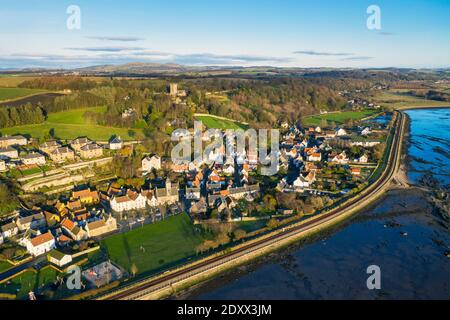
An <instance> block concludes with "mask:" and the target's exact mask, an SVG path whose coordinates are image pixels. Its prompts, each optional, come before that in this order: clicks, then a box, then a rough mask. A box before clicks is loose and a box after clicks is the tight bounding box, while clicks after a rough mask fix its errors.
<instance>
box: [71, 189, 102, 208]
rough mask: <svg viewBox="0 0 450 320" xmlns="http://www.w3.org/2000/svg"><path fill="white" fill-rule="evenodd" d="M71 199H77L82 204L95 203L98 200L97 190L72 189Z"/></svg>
mask: <svg viewBox="0 0 450 320" xmlns="http://www.w3.org/2000/svg"><path fill="white" fill-rule="evenodd" d="M72 199H74V200H79V201H80V202H81V203H82V204H84V205H91V204H96V203H98V202H99V201H100V197H99V194H98V192H97V191H95V190H91V189H90V188H89V189H84V190H79V191H73V192H72Z"/></svg>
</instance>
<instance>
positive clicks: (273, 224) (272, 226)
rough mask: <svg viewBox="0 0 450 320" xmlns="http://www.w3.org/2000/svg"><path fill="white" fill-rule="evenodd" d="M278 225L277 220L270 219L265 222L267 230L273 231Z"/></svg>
mask: <svg viewBox="0 0 450 320" xmlns="http://www.w3.org/2000/svg"><path fill="white" fill-rule="evenodd" d="M279 225H280V223H279V222H278V220H277V219H270V220H269V221H268V222H267V228H269V229H275V228H276V227H278V226H279Z"/></svg>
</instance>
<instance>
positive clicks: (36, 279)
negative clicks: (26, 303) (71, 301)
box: [0, 267, 57, 299]
mask: <svg viewBox="0 0 450 320" xmlns="http://www.w3.org/2000/svg"><path fill="white" fill-rule="evenodd" d="M56 276H57V271H56V270H55V269H52V268H50V267H46V268H43V269H41V270H40V271H39V272H33V271H31V270H30V271H26V272H24V273H22V274H20V275H18V276H17V277H15V278H13V279H11V280H10V281H8V282H6V283H3V284H0V293H9V294H16V295H17V298H18V299H26V298H27V297H28V293H29V292H30V291H34V292H35V291H36V290H38V289H42V288H43V287H45V286H46V285H48V284H50V283H51V282H53V281H54V280H55V279H56Z"/></svg>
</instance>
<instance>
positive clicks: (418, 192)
mask: <svg viewBox="0 0 450 320" xmlns="http://www.w3.org/2000/svg"><path fill="white" fill-rule="evenodd" d="M438 108H439V109H441V108H445V107H438ZM421 109H428V108H421ZM433 109H435V107H433ZM405 110H407V109H405ZM402 111H403V110H402ZM403 113H404V112H403ZM404 114H405V116H406V119H407V123H406V125H405V131H404V139H403V148H402V151H401V163H400V166H399V168H398V171H397V173H396V174H395V177H394V179H393V181H392V184H391V186H390V188H389V189H388V190H387V192H386V194H385V195H383V196H382V197H380V198H379V199H377V200H376V201H374V202H373V203H372V204H370V205H368V206H367V207H366V208H364V209H363V210H360V212H359V213H358V214H355V215H354V216H353V217H352V218H350V219H348V220H347V221H342V222H340V223H339V224H337V225H335V226H332V227H330V228H328V229H324V230H321V231H319V232H317V233H316V234H314V235H310V236H308V237H307V238H304V239H301V240H300V241H298V242H296V243H293V244H291V245H289V246H288V247H286V248H284V249H281V250H279V251H276V252H272V253H270V254H268V255H267V256H262V257H260V258H257V259H255V260H253V261H250V262H248V263H246V264H244V265H241V266H239V267H237V268H235V269H230V270H227V271H225V272H224V273H223V274H219V275H218V276H217V277H214V278H212V279H209V280H207V281H205V282H203V283H198V284H196V285H193V286H191V287H190V288H186V289H184V290H181V291H179V292H176V293H174V295H172V296H171V297H168V299H177V300H178V299H179V300H182V299H197V298H200V299H203V296H204V294H206V296H208V295H209V293H210V292H216V291H221V290H222V287H233V283H235V282H239V281H240V280H239V279H240V278H242V277H244V278H252V273H253V272H256V273H258V272H259V271H258V270H259V269H265V267H266V266H267V265H272V264H278V263H281V264H282V263H283V262H282V261H283V259H282V258H280V257H285V256H289V255H290V252H296V251H302V250H304V248H305V247H307V246H314V245H317V244H318V243H320V242H324V241H326V239H327V238H329V237H330V235H331V237H333V236H335V235H337V234H338V233H340V232H341V231H343V230H345V229H346V228H347V227H350V226H352V225H353V224H358V223H361V222H364V221H366V220H370V219H371V217H367V212H371V211H372V210H375V208H377V207H379V206H384V205H385V202H389V201H392V199H398V201H400V199H403V198H404V197H408V196H409V197H413V198H416V199H418V200H419V201H422V202H425V203H427V204H428V206H429V207H430V208H431V211H430V212H435V210H436V208H437V206H436V204H435V203H433V202H432V201H430V193H429V191H430V190H425V189H424V188H421V187H420V186H418V185H414V184H413V183H412V182H411V181H410V179H409V178H408V172H409V170H410V165H411V163H410V161H409V157H408V151H409V148H410V143H411V140H410V139H411V118H410V117H409V115H407V114H406V113H404ZM424 200H425V201H424ZM402 205H403V206H404V207H405V209H404V212H402V213H398V214H397V213H396V212H395V211H393V212H392V213H390V214H389V215H388V216H390V217H392V218H394V219H395V217H397V216H398V217H400V218H401V217H402V216H404V215H406V216H408V215H412V216H414V217H415V218H414V219H416V220H417V221H419V222H421V221H422V218H421V217H420V215H419V216H417V212H419V211H420V212H421V209H420V208H419V207H414V206H413V207H410V205H409V204H408V203H407V202H406V203H405V204H402ZM407 207H408V209H406V208H407ZM409 211H410V212H409ZM432 214H433V213H430V215H432ZM372 218H373V217H372ZM438 223H439V222H438ZM447 257H448V255H447ZM225 291H226V290H225ZM212 295H213V296H214V293H213V294H212Z"/></svg>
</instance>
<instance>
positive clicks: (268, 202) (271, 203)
mask: <svg viewBox="0 0 450 320" xmlns="http://www.w3.org/2000/svg"><path fill="white" fill-rule="evenodd" d="M263 201H264V205H265V206H266V208H267V209H268V210H269V211H273V210H275V207H276V206H277V200H275V198H274V197H272V196H271V195H270V194H267V195H265V196H264V198H263Z"/></svg>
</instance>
